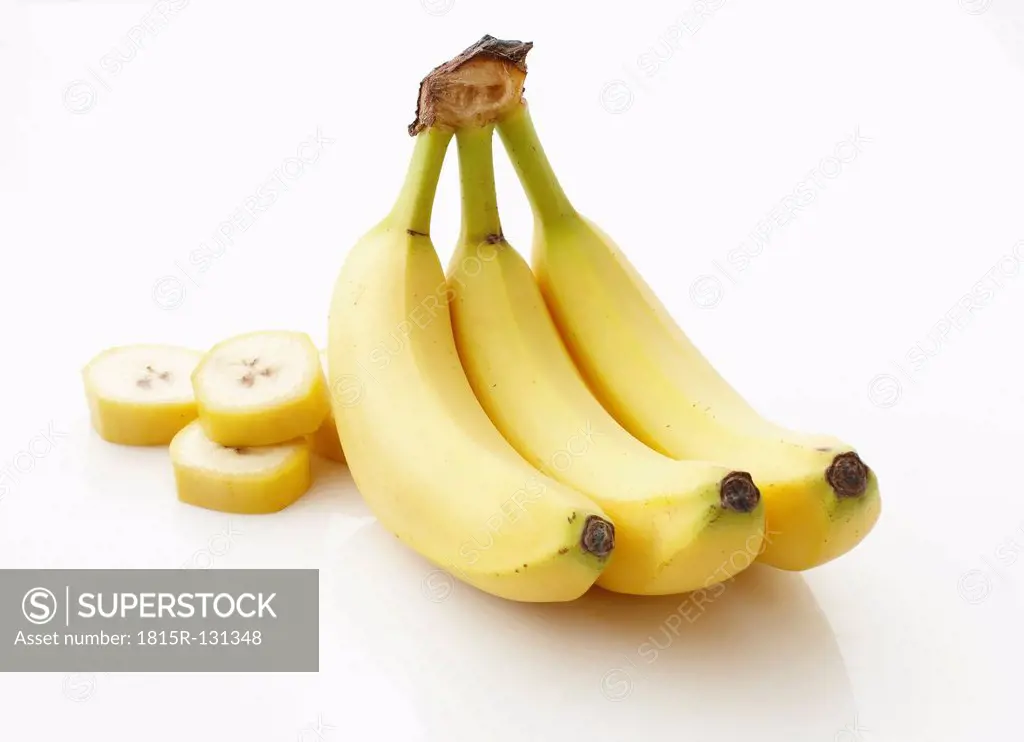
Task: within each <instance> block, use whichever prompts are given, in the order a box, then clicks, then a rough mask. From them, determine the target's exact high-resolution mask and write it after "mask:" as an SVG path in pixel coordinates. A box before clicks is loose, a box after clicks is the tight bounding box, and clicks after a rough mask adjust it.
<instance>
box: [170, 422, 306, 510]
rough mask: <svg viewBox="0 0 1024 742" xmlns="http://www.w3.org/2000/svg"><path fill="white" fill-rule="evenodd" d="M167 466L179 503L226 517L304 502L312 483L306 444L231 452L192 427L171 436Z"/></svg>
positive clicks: (298, 442) (200, 428) (292, 443)
mask: <svg viewBox="0 0 1024 742" xmlns="http://www.w3.org/2000/svg"><path fill="white" fill-rule="evenodd" d="M170 453H171V464H172V465H173V467H174V481H175V485H176V486H177V490H178V499H179V500H181V501H182V502H185V503H188V504H189V505H195V506H197V507H201V508H207V509H209V510H219V511H221V512H225V513H241V514H247V515H253V514H261V513H274V512H277V511H279V510H283V509H284V508H286V507H288V506H289V505H291V504H292V503H293V502H295V501H296V500H298V499H299V498H300V497H302V495H303V494H305V493H306V491H307V490H308V489H309V486H310V483H311V481H312V480H311V474H310V461H309V443H308V442H307V441H305V440H296V441H291V442H288V443H285V444H282V445H277V446H266V447H253V448H230V447H225V446H221V445H220V444H218V443H215V442H214V441H211V440H210V439H209V438H207V437H206V434H205V433H204V432H203V429H202V426H201V425H200V424H199V423H198V421H197V422H193V423H191V424H189V425H188V426H186V427H185V428H183V429H182V431H181V432H180V433H178V434H177V435H176V436H174V440H172V441H171V446H170Z"/></svg>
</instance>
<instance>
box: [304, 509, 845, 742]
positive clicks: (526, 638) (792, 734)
mask: <svg viewBox="0 0 1024 742" xmlns="http://www.w3.org/2000/svg"><path fill="white" fill-rule="evenodd" d="M336 553H337V560H336V561H335V560H333V559H332V562H333V563H332V564H331V565H330V566H329V567H327V568H326V569H324V568H322V571H321V585H322V587H323V589H324V593H323V595H322V601H323V602H322V603H321V608H322V618H323V619H324V620H326V621H329V622H331V625H332V626H333V628H332V630H333V631H338V632H345V634H347V635H348V640H349V641H352V640H355V641H358V642H360V643H361V645H362V647H363V648H364V650H365V651H367V652H369V653H371V654H372V655H373V657H374V661H375V663H379V665H381V666H383V669H386V671H387V672H388V673H389V674H391V675H393V676H395V677H397V678H400V679H401V680H400V682H401V684H402V686H404V687H406V688H408V689H409V693H410V694H411V695H412V696H413V699H414V703H415V704H416V706H417V709H418V712H419V715H420V718H421V720H422V723H423V724H424V726H425V728H426V730H427V731H428V737H427V738H428V739H435V738H436V739H439V740H441V739H444V740H462V739H467V740H469V739H474V740H476V739H489V740H498V741H503V740H516V741H517V742H520V741H521V740H523V739H555V738H556V737H557V736H559V735H566V736H567V738H581V739H588V740H592V741H596V740H605V739H607V740H616V741H617V742H621V740H624V739H638V738H640V735H643V734H651V735H664V734H665V732H666V731H668V730H676V729H678V730H679V731H680V732H682V733H685V734H688V735H693V734H696V735H697V737H691V738H698V739H699V738H708V739H757V740H762V741H766V740H776V739H777V740H786V742H802V741H803V740H808V741H810V740H816V741H820V740H832V739H834V738H835V735H836V734H837V733H839V732H840V731H841V730H843V729H845V728H847V727H848V726H849V725H850V724H851V723H852V722H854V720H855V719H856V706H855V702H854V696H853V691H852V687H851V684H850V680H849V677H848V675H847V672H846V668H845V665H844V663H843V659H842V656H841V654H840V651H839V647H838V644H837V643H836V639H835V635H834V633H833V631H832V629H831V627H830V626H829V623H828V621H827V619H826V618H825V616H824V614H823V613H822V612H821V610H820V609H819V607H818V604H817V602H816V601H815V599H814V596H813V594H812V593H811V590H810V588H809V587H808V586H807V583H806V582H805V581H804V579H803V578H802V577H800V576H799V575H796V574H792V573H785V572H779V571H776V570H773V569H770V568H767V567H761V566H759V565H755V566H754V567H753V568H751V569H750V570H747V571H746V572H744V573H742V574H741V575H740V576H739V577H737V578H736V579H735V580H733V581H732V582H730V583H727V584H726V585H724V588H723V589H722V590H721V591H720V592H717V594H716V596H715V597H714V599H711V600H706V602H704V603H703V604H701V605H700V606H699V607H698V608H697V609H693V608H692V603H693V601H694V598H693V596H685V595H675V596H666V597H651V598H644V597H634V596H624V595H616V594H613V593H609V592H606V591H603V590H600V589H596V588H595V589H593V590H591V591H590V592H589V593H588V594H586V595H585V596H583V597H582V598H580V599H579V600H577V601H575V602H572V603H562V604H523V603H512V602H507V601H503V600H500V599H497V598H493V597H491V596H489V595H486V594H484V593H481V592H479V591H477V590H475V589H473V588H471V587H469V586H467V585H464V584H463V583H460V582H457V581H455V580H453V579H452V578H451V577H450V576H449V575H447V573H444V572H441V571H439V570H437V569H435V568H433V567H432V566H431V565H429V564H428V563H426V562H425V561H423V560H422V559H420V558H419V557H418V556H416V555H415V554H413V553H412V552H411V551H409V550H408V549H407V548H405V547H404V546H403V545H402V544H401V543H400V542H398V540H397V539H396V538H395V537H394V536H393V535H391V534H390V533H388V532H386V531H385V530H384V529H383V528H382V527H381V526H380V525H379V524H378V523H376V522H375V521H374V522H372V523H370V524H369V525H366V526H364V527H363V528H362V529H360V530H359V531H357V532H356V533H354V534H353V535H352V536H351V538H349V539H346V541H345V543H344V544H342V545H341V548H340V549H339V551H338V552H336ZM715 593H716V591H714V590H709V592H708V595H711V594H715ZM681 606H682V607H681ZM686 606H689V608H687V607H686ZM684 612H685V615H684ZM695 612H696V618H694V615H695ZM672 616H676V618H675V619H673V618H672ZM687 616H688V617H689V618H687ZM329 664H330V658H323V659H322V660H321V671H322V672H324V671H330V667H329ZM652 738H661V737H660V736H655V737H652Z"/></svg>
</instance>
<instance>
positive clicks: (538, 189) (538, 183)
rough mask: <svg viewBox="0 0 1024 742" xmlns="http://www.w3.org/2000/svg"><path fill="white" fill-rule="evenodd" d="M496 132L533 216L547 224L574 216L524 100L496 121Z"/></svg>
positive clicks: (574, 213)
mask: <svg viewBox="0 0 1024 742" xmlns="http://www.w3.org/2000/svg"><path fill="white" fill-rule="evenodd" d="M498 134H499V135H500V136H501V141H502V142H503V143H504V145H505V149H506V150H507V151H508V156H509V158H510V159H511V160H512V164H513V165H514V166H515V169H516V173H518V175H519V180H520V181H521V182H522V184H523V189H524V190H525V191H526V197H527V198H528V199H529V200H530V206H531V207H532V208H533V214H534V216H535V217H536V218H537V220H538V221H539V222H540V223H541V224H550V223H552V222H555V221H558V220H560V219H564V218H566V217H574V216H576V209H574V208H573V206H572V204H571V203H569V198H568V197H567V196H566V195H565V191H563V190H562V186H561V185H560V184H559V182H558V178H557V177H556V176H555V171H554V170H553V169H552V168H551V163H550V162H549V161H548V158H547V155H545V154H544V148H543V147H542V146H541V144H540V139H539V138H538V137H537V130H536V129H535V128H534V126H533V119H531V118H530V111H529V109H528V108H527V106H526V104H525V103H523V104H522V105H520V106H518V107H517V108H516V110H515V111H513V112H512V113H511V114H510V115H509V116H507V117H506V118H504V119H502V120H501V121H499V122H498Z"/></svg>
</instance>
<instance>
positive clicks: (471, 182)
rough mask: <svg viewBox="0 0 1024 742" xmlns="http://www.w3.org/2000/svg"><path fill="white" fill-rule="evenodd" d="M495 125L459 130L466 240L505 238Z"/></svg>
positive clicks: (463, 218)
mask: <svg viewBox="0 0 1024 742" xmlns="http://www.w3.org/2000/svg"><path fill="white" fill-rule="evenodd" d="M493 134H494V126H493V124H487V125H485V126H479V127H467V128H465V129H459V130H458V131H457V132H456V133H455V141H456V142H457V144H458V148H459V176H460V181H461V190H462V235H461V237H460V240H461V241H462V242H463V243H465V244H469V243H479V242H484V241H487V242H491V243H493V242H497V241H498V238H500V237H501V220H500V219H499V217H498V195H497V193H496V192H495V189H494V152H493V148H492V146H491V142H492V140H493Z"/></svg>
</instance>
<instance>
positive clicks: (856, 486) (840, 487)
mask: <svg viewBox="0 0 1024 742" xmlns="http://www.w3.org/2000/svg"><path fill="white" fill-rule="evenodd" d="M869 471H870V470H869V469H868V467H867V464H865V463H864V462H863V461H861V460H860V456H858V455H857V454H856V452H854V451H847V452H846V453H841V454H839V455H838V456H836V457H835V458H834V459H832V463H831V464H830V465H829V467H828V469H826V470H825V479H826V480H827V481H828V483H829V485H830V486H831V487H832V489H833V490H835V493H836V496H837V497H860V496H861V495H863V494H864V493H865V492H866V491H867V489H868V473H869Z"/></svg>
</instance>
